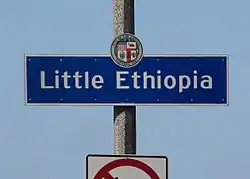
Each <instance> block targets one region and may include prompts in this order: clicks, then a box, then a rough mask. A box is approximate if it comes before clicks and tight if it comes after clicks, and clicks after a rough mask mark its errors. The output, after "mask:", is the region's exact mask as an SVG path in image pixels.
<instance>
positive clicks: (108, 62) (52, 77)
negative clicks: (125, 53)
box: [25, 54, 229, 105]
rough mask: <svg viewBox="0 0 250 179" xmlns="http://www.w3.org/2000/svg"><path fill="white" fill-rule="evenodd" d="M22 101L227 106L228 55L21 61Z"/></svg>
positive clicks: (40, 57)
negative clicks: (129, 61)
mask: <svg viewBox="0 0 250 179" xmlns="http://www.w3.org/2000/svg"><path fill="white" fill-rule="evenodd" d="M25 93H26V97H25V101H26V104H28V105H32V104H39V105H58V104H62V105H227V104H228V96H229V95H228V56H227V55H192V54H189V55H144V57H143V59H142V61H141V62H140V63H139V64H138V65H137V66H134V67H132V68H123V67H120V66H118V65H116V64H115V63H114V62H113V61H112V59H111V57H110V56H108V55H106V56H105V55H102V56H98V55H38V54H37V55H29V54H26V55H25Z"/></svg>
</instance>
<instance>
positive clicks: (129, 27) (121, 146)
mask: <svg viewBox="0 0 250 179" xmlns="http://www.w3.org/2000/svg"><path fill="white" fill-rule="evenodd" d="M113 10H114V32H115V33H114V35H115V37H116V36H118V35H121V34H123V33H131V34H135V27H134V26H135V22H134V0H113ZM113 110H114V135H115V141H114V153H115V154H136V107H135V106H114V108H113Z"/></svg>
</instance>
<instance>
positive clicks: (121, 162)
mask: <svg viewBox="0 0 250 179" xmlns="http://www.w3.org/2000/svg"><path fill="white" fill-rule="evenodd" d="M123 166H131V167H136V168H138V169H140V170H141V171H143V172H145V173H146V174H147V175H148V176H149V177H150V178H151V179H160V177H159V176H158V175H157V173H156V172H155V171H154V170H153V169H152V168H151V167H150V166H148V165H147V164H145V163H143V162H141V161H138V160H135V159H129V158H125V159H118V160H114V161H112V162H110V163H108V164H107V165H105V166H104V167H102V168H101V169H100V170H99V171H98V172H97V174H96V175H95V177H94V179H117V178H118V177H116V178H113V177H112V176H111V175H110V173H109V172H110V171H111V170H112V169H115V168H118V167H123ZM118 179H119V178H118Z"/></svg>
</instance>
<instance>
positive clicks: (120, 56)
mask: <svg viewBox="0 0 250 179" xmlns="http://www.w3.org/2000/svg"><path fill="white" fill-rule="evenodd" d="M110 53H111V58H112V60H113V61H114V62H115V63H116V64H117V65H119V66H120V67H123V68H131V67H134V66H136V65H137V64H139V63H140V61H141V60H142V57H143V48H142V44H141V42H140V40H139V39H138V38H137V37H135V36H134V35H132V34H129V33H125V34H122V35H119V36H118V37H116V38H115V39H114V41H113V42H112V44H111V48H110Z"/></svg>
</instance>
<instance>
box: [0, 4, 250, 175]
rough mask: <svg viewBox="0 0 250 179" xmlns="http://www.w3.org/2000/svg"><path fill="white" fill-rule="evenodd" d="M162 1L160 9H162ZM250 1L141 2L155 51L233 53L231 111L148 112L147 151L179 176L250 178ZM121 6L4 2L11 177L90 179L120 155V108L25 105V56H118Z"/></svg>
mask: <svg viewBox="0 0 250 179" xmlns="http://www.w3.org/2000/svg"><path fill="white" fill-rule="evenodd" d="M154 2H155V3H154ZM249 7H250V1H247V0H237V1H236V0H229V1H228V0H206V1H205V0H199V1H198V0H189V1H186V0H175V1H173V0H172V1H171V0H155V1H152V0H136V35H137V36H138V37H139V38H140V39H141V41H142V42H143V45H144V49H145V53H167V52H176V53H178V52H181V53H184V52H189V53H191V52H194V53H195V52H204V53H207V52H218V53H222V52H225V53H229V54H230V55H231V59H230V107H139V108H138V121H137V124H138V134H137V137H138V154H147V155H166V156H168V158H169V165H170V166H169V177H170V179H184V178H185V179H225V178H226V179H236V178H239V179H249V178H250V172H249V171H250V169H249V166H250V153H249V151H250V140H249V137H250V129H249V128H250V119H249V115H250V110H249V101H250V95H249V92H248V91H249V89H250V80H249V78H248V76H249V66H250V60H249V58H250V57H249V50H250V46H249V42H250V11H249ZM112 13H113V11H112V0H89V1H87V0H70V1H66V0H53V1H52V0H22V1H19V0H1V2H0V49H1V50H0V51H1V67H0V68H1V70H0V73H1V75H0V76H1V77H0V78H1V84H2V85H1V88H0V97H1V104H0V107H1V118H0V178H1V179H34V178H35V179H59V178H60V179H69V178H71V179H82V178H85V174H84V172H85V168H84V163H85V155H86V154H88V153H104V154H110V153H112V152H113V123H112V107H25V106H24V89H23V88H24V83H23V81H24V75H23V73H24V69H23V65H24V64H23V63H24V62H23V55H24V53H25V52H30V53H31V52H34V53H39V52H42V53H60V52H63V53H108V52H109V47H110V43H111V41H112V40H113V19H112V15H113V14H112Z"/></svg>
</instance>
